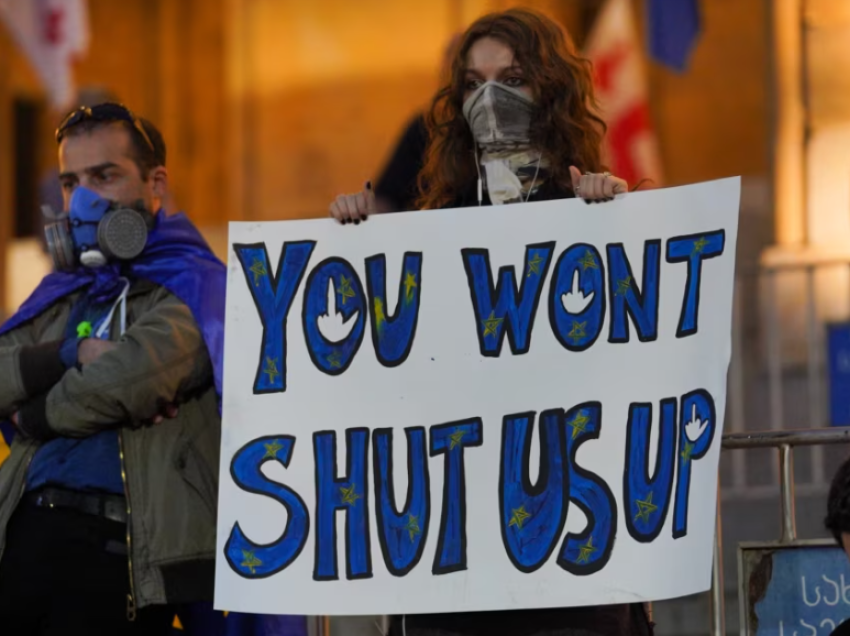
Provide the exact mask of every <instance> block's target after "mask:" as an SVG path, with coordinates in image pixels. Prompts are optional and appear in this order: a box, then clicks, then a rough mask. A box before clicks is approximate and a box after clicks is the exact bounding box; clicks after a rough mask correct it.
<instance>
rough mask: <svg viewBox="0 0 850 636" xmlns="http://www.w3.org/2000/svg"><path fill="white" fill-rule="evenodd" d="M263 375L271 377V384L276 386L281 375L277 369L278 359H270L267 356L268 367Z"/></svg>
mask: <svg viewBox="0 0 850 636" xmlns="http://www.w3.org/2000/svg"><path fill="white" fill-rule="evenodd" d="M263 373H264V374H265V375H267V376H269V384H274V381H275V380H276V379H277V376H279V375H280V371H278V369H277V358H269V357H268V356H266V366H265V368H264V369H263Z"/></svg>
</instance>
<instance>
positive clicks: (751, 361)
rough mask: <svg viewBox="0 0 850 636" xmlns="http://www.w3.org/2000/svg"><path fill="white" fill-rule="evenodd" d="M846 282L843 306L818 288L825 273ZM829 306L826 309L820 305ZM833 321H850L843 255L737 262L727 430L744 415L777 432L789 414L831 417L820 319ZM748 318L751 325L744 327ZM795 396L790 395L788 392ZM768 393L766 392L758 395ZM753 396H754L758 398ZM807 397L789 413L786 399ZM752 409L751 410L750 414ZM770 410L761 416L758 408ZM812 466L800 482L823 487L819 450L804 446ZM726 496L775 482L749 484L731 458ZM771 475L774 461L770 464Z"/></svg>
mask: <svg viewBox="0 0 850 636" xmlns="http://www.w3.org/2000/svg"><path fill="white" fill-rule="evenodd" d="M835 276H838V277H841V278H842V280H844V279H846V280H845V282H846V283H847V285H846V286H845V285H844V283H843V282H842V281H841V280H839V281H836V283H837V286H838V287H846V290H847V293H846V294H844V295H845V296H846V298H847V306H846V307H836V306H835V303H834V300H835V298H834V296H835V294H834V293H833V294H832V298H827V296H829V294H827V293H825V292H824V293H818V292H819V288H820V289H821V290H824V289H826V288H827V287H828V286H829V285H827V284H824V283H829V282H830V281H829V278H830V277H835ZM825 307H826V308H825ZM833 320H850V261H848V259H847V258H829V257H828V258H815V257H811V258H809V260H808V261H806V262H791V263H776V264H770V265H762V266H760V267H759V268H758V269H755V270H747V269H741V270H740V271H739V272H738V276H737V278H736V285H735V296H734V303H733V316H732V358H731V361H730V366H729V376H728V393H727V395H728V404H727V417H726V427H725V430H726V431H727V432H729V433H733V434H738V433H745V432H746V431H747V422H748V421H753V420H754V418H753V413H758V414H759V417H758V418H756V420H757V421H759V422H762V421H765V420H766V421H769V422H770V428H771V429H772V430H775V431H781V430H783V429H785V427H786V423H787V421H788V420H789V419H792V418H793V420H794V421H795V422H805V423H806V425H808V426H809V427H811V428H812V429H818V428H821V427H824V426H828V425H829V424H830V422H829V418H828V409H827V408H826V405H827V404H828V401H827V400H828V391H827V356H826V338H825V326H826V324H827V323H828V322H831V321H833ZM748 325H749V327H748ZM791 396H793V397H791ZM759 398H766V399H759ZM757 400H758V402H757V403H756V401H757ZM803 402H804V403H805V409H800V410H799V411H797V412H796V413H795V414H793V415H792V418H789V416H788V412H787V410H788V408H787V407H788V405H789V403H792V404H802V403H803ZM748 412H749V414H750V417H748V416H747V414H748ZM765 412H766V413H767V414H768V416H769V417H768V418H764V417H763V416H762V415H761V414H763V413H765ZM809 452H810V453H811V455H810V457H809V460H810V461H809V470H808V471H807V474H806V475H805V479H804V480H803V483H804V484H805V487H807V488H808V489H810V490H811V491H822V490H823V489H824V488H825V487H826V483H827V482H826V480H827V476H826V474H825V469H824V467H825V461H824V450H823V447H822V446H821V445H815V446H812V448H811V449H810V451H809ZM730 460H731V461H730V464H731V465H730V473H731V474H730V475H728V477H729V480H728V481H727V483H726V484H725V486H724V488H723V494H724V497H725V498H736V497H753V496H766V495H768V494H770V489H771V488H772V486H756V487H753V485H751V484H750V483H749V482H748V479H747V466H746V458H745V456H744V454H743V453H734V454H733V455H732V456H731V458H730ZM771 476H772V482H773V483H774V484H775V483H776V482H777V481H778V479H779V467H778V465H777V464H774V465H773V466H772V467H771Z"/></svg>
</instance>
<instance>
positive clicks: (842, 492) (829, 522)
mask: <svg viewBox="0 0 850 636" xmlns="http://www.w3.org/2000/svg"><path fill="white" fill-rule="evenodd" d="M824 524H825V525H826V529H827V530H829V531H830V532H831V533H832V536H834V537H835V540H836V541H838V545H841V546H842V547H843V543H842V541H841V535H842V534H844V533H845V532H847V533H850V459H848V460H847V461H845V462H844V463H843V464H842V465H841V468H839V469H838V472H837V473H835V477H833V478H832V485H831V486H830V487H829V497H828V498H827V500H826V519H825V520H824Z"/></svg>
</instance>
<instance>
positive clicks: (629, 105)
mask: <svg viewBox="0 0 850 636" xmlns="http://www.w3.org/2000/svg"><path fill="white" fill-rule="evenodd" d="M585 54H586V55H587V57H588V58H590V60H591V61H592V62H593V67H594V84H595V88H596V96H597V98H598V99H599V103H600V106H601V107H602V117H603V119H604V120H605V122H606V123H607V124H608V133H607V135H606V137H605V143H604V147H603V152H604V161H605V163H606V164H607V165H608V166H609V168H610V170H611V172H612V173H613V174H615V175H617V176H618V177H622V178H623V179H625V180H626V181H628V183H629V186H630V187H633V186H634V185H636V184H637V183H639V182H640V181H641V180H643V179H649V180H651V182H649V183H646V184H645V185H644V186H642V189H645V188H649V187H656V188H657V187H660V186H662V185H663V170H662V166H661V156H660V153H659V150H658V141H657V139H656V136H655V130H654V128H653V125H652V117H651V114H650V110H649V88H648V85H647V79H646V69H645V67H644V63H643V51H642V48H641V43H640V38H639V37H638V32H637V26H636V23H635V17H634V14H633V12H632V7H631V2H630V0H608V2H606V3H605V6H604V7H603V8H602V10H601V12H600V13H599V17H598V18H597V20H596V24H595V25H594V28H593V31H592V32H591V34H590V37H589V38H588V40H587V44H586V46H585Z"/></svg>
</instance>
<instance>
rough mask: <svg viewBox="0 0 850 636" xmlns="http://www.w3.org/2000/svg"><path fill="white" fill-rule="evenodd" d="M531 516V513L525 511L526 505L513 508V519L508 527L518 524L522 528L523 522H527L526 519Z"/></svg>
mask: <svg viewBox="0 0 850 636" xmlns="http://www.w3.org/2000/svg"><path fill="white" fill-rule="evenodd" d="M529 517H531V515H530V514H528V513H527V512H526V511H525V506H520V507H519V508H514V509H513V510H511V520H510V522H508V527H511V526H516V527H517V528H519V529H520V530H522V524H523V523H525V520H526V519H528V518H529Z"/></svg>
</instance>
